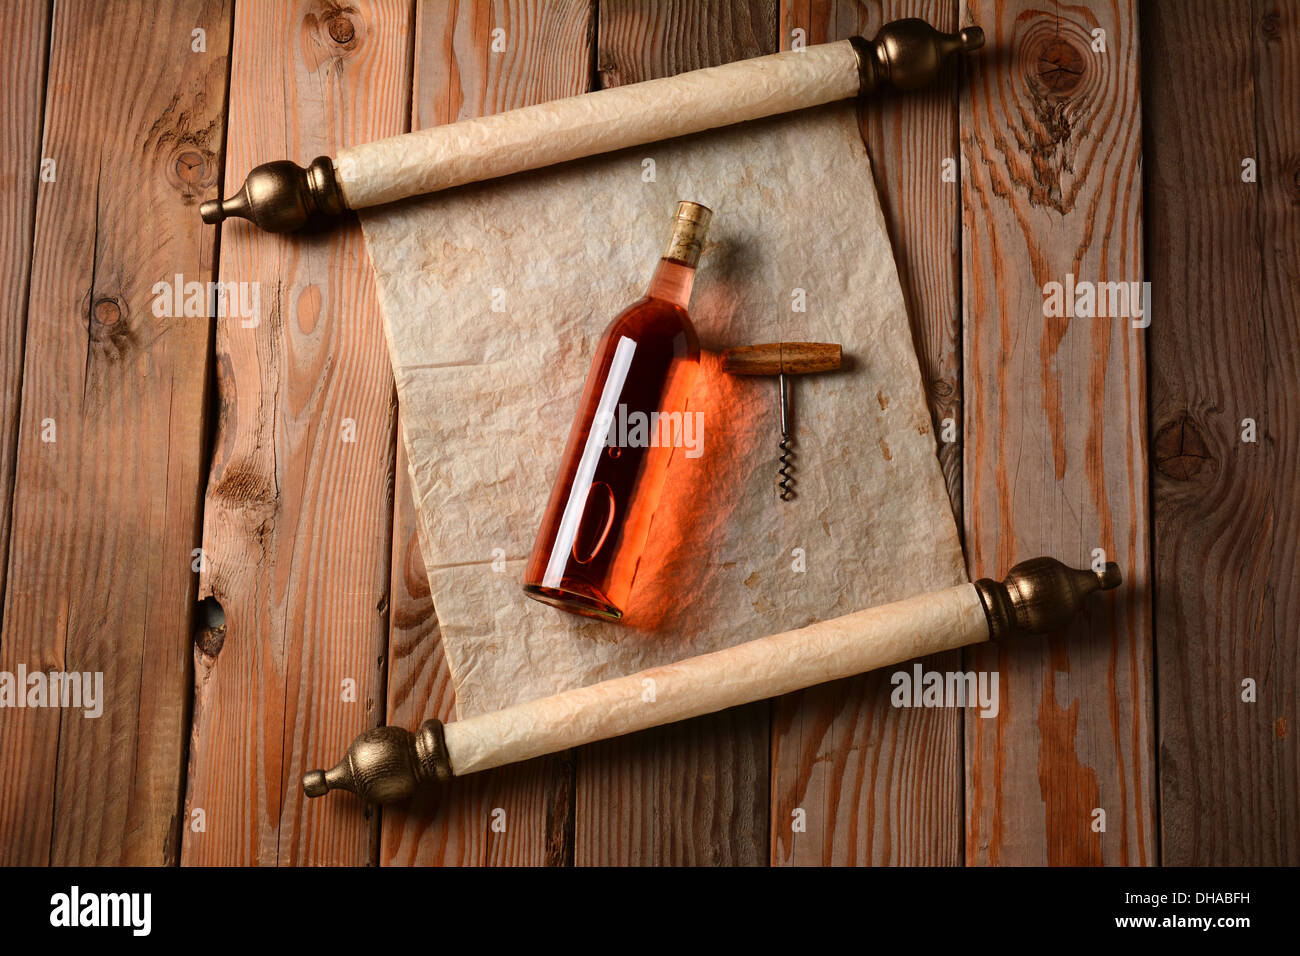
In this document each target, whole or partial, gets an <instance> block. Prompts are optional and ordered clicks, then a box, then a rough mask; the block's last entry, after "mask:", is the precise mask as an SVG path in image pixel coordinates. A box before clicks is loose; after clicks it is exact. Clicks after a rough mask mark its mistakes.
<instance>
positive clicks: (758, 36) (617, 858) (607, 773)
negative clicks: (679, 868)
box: [574, 0, 777, 866]
mask: <svg viewBox="0 0 1300 956" xmlns="http://www.w3.org/2000/svg"><path fill="white" fill-rule="evenodd" d="M776 30H777V9H776V4H775V3H774V2H762V0H755V2H744V0H729V2H725V3H705V2H702V0H673V2H668V3H655V2H650V0H614V2H611V0H604V2H602V3H601V5H600V13H599V39H598V43H597V68H598V70H599V75H600V81H601V85H602V86H615V85H618V84H622V83H635V82H637V81H640V80H646V79H652V78H654V77H658V76H665V75H671V74H673V73H679V72H682V71H685V70H692V69H698V68H700V67H705V66H714V65H716V64H719V63H725V62H728V61H730V60H737V59H743V58H747V57H752V56H759V55H761V54H764V53H771V52H774V51H775V49H776ZM769 726H770V722H769V705H768V703H767V702H761V703H757V704H752V705H750V706H748V707H740V708H736V709H734V710H729V711H726V712H724V713H722V714H717V715H712V716H709V717H703V718H699V719H697V720H690V721H686V722H685V723H681V724H674V725H671V726H668V727H660V728H656V729H654V730H649V731H645V732H643V733H639V734H634V735H632V736H630V737H624V738H620V739H618V740H612V741H606V742H603V743H599V744H594V745H592V746H590V747H586V748H584V749H583V750H582V751H581V752H580V753H579V754H578V757H577V762H578V769H577V783H576V801H577V805H576V813H575V823H574V847H575V853H574V859H575V862H577V863H579V864H632V865H635V864H665V865H692V864H711V865H733V866H737V865H749V866H757V865H764V864H766V863H767V857H768V847H767V826H768V824H767V817H768V786H769V784H768V774H769V753H768V748H769Z"/></svg>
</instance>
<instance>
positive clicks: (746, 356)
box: [722, 342, 843, 501]
mask: <svg viewBox="0 0 1300 956" xmlns="http://www.w3.org/2000/svg"><path fill="white" fill-rule="evenodd" d="M842 358H843V356H842V350H841V348H840V346H839V345H836V344H833V343H829V342H770V343H768V344H765V345H746V346H742V347H740V348H734V349H726V350H724V351H723V353H722V370H723V371H724V372H727V373H729V374H731V375H775V376H776V383H777V389H778V390H779V392H780V400H781V441H780V442H779V443H778V447H779V448H780V449H781V456H780V458H779V459H778V462H779V463H780V468H778V469H777V494H778V496H779V497H780V498H781V500H782V501H790V500H791V499H793V498H794V496H795V490H794V482H795V479H794V457H795V456H794V444H795V442H794V436H793V435H792V434H791V430H790V421H791V418H790V386H789V383H788V382H787V381H786V376H788V375H807V374H810V373H812V372H830V371H834V370H835V369H838V368H839V367H840V363H841V361H842Z"/></svg>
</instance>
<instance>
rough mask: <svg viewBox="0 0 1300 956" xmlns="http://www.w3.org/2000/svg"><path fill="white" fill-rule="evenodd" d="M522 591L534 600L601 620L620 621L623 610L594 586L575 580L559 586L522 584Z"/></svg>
mask: <svg viewBox="0 0 1300 956" xmlns="http://www.w3.org/2000/svg"><path fill="white" fill-rule="evenodd" d="M524 593H525V594H527V595H528V596H529V597H530V598H532V599H533V600H534V601H541V602H542V603H543V604H549V605H551V607H557V608H559V609H560V610H561V611H568V612H569V613H570V614H581V615H582V616H583V617H594V618H598V619H600V620H602V621H621V620H622V619H623V612H622V610H621V609H619V608H617V607H615V606H614V605H613V604H611V603H610V602H609V600H608V599H607V598H606V597H605V595H603V594H601V593H600V591H598V590H596V588H593V587H591V586H590V585H587V584H582V583H581V582H577V581H565V582H564V583H563V585H562V586H561V587H558V588H548V587H544V586H542V585H540V584H527V583H526V584H524Z"/></svg>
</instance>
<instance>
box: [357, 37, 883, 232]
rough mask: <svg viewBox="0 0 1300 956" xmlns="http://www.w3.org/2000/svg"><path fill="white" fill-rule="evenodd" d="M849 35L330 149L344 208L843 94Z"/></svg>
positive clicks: (853, 76)
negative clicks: (845, 37)
mask: <svg viewBox="0 0 1300 956" xmlns="http://www.w3.org/2000/svg"><path fill="white" fill-rule="evenodd" d="M857 92H858V59H857V54H856V52H855V51H854V49H853V46H852V45H851V44H850V43H849V41H848V40H837V41H835V42H833V43H822V44H816V45H814V46H810V47H806V48H805V49H803V50H802V51H794V50H786V51H784V52H781V53H771V54H768V55H766V56H760V57H753V58H751V59H747V60H737V61H735V62H732V63H726V64H723V65H721V66H713V67H705V68H704V69H699V70H691V71H690V72H687V73H680V74H678V75H676V76H668V77H661V78H659V79H654V80H646V81H644V82H640V83H630V84H628V85H626V86H618V87H612V88H609V89H604V90H597V91H595V92H592V93H582V94H579V95H577V96H570V97H566V98H564V99H559V100H552V101H550V102H546V103H538V104H536V105H533V106H526V107H522V108H520V109H514V110H508V111H506V112H504V113H496V114H493V115H491V116H483V117H477V118H475V119H467V120H461V121H459V122H456V123H448V124H445V125H442V126H433V127H430V128H428V129H424V130H419V131H416V132H412V133H403V134H401V135H399V136H391V137H389V138H387V139H381V140H376V141H375V142H371V143H363V144H360V145H358V146H352V147H349V148H346V149H343V150H340V151H339V154H338V156H337V158H336V160H335V170H336V171H337V173H338V182H339V187H340V189H341V190H342V193H343V198H344V200H345V202H346V204H347V205H348V206H349V207H350V208H352V209H361V208H364V207H367V206H377V205H380V204H382V203H388V202H394V201H396V200H398V199H404V198H406V197H408V196H415V195H422V194H424V193H431V192H437V191H439V190H442V189H449V188H451V187H454V186H460V185H464V184H465V183H470V182H477V181H480V180H485V179H494V178H497V177H499V176H507V175H510V174H512V173H518V172H523V171H525V170H530V169H537V168H540V167H543V166H550V165H553V164H555V163H563V162H568V161H571V160H575V159H581V158H584V157H587V156H593V155H596V154H598V153H606V152H614V151H617V150H620V149H626V148H628V147H632V146H641V145H645V144H646V143H651V142H659V141H661V140H666V139H672V138H674V137H677V136H685V135H689V134H691V133H699V132H703V131H704V130H708V129H713V128H716V127H719V126H730V125H732V124H735V123H742V122H746V121H748V120H753V119H760V118H762V117H765V116H772V115H774V114H777V113H786V112H791V111H793V110H797V109H805V108H808V107H812V106H819V105H821V104H823V103H830V102H833V101H835V100H842V99H849V98H851V97H853V96H855V95H857Z"/></svg>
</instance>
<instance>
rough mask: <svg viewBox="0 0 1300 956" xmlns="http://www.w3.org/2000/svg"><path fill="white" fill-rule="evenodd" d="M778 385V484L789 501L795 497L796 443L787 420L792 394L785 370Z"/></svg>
mask: <svg viewBox="0 0 1300 956" xmlns="http://www.w3.org/2000/svg"><path fill="white" fill-rule="evenodd" d="M777 385H778V387H779V388H780V389H781V441H780V443H779V445H778V447H779V448H780V449H781V457H780V458H779V459H778V461H780V462H781V467H780V468H778V469H777V472H776V473H777V482H776V485H777V488H778V489H779V494H780V495H781V500H782V501H789V500H790V499H791V498H793V497H794V477H793V470H794V469H793V463H794V452H793V451H791V450H790V449H791V448H792V446H793V445H794V439H793V438H791V437H790V426H789V425H788V424H787V421H786V420H787V418H788V416H789V414H790V395H789V390H788V389H787V388H786V386H785V372H781V373H780V374H779V375H777Z"/></svg>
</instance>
